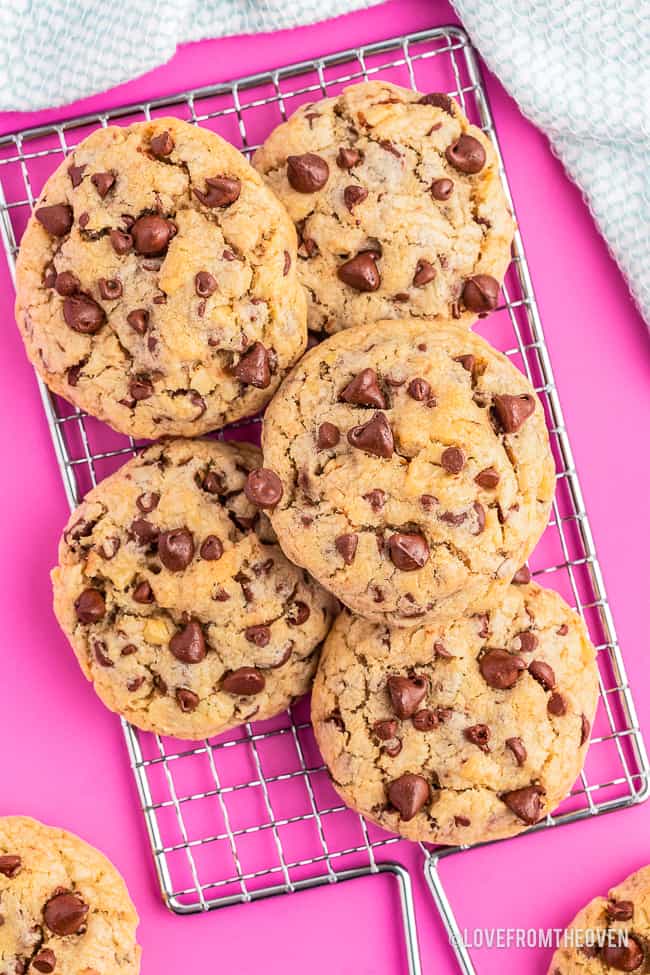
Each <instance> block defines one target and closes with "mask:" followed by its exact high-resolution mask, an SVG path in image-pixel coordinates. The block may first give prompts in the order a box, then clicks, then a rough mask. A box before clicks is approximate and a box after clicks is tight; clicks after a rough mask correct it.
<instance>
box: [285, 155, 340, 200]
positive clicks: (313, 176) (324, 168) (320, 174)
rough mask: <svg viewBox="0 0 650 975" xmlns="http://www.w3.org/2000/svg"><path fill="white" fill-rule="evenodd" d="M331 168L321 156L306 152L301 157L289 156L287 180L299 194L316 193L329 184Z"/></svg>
mask: <svg viewBox="0 0 650 975" xmlns="http://www.w3.org/2000/svg"><path fill="white" fill-rule="evenodd" d="M329 174H330V168H329V166H328V165H327V163H326V162H325V160H324V159H322V158H321V157H320V156H317V155H316V154H315V153H313V152H305V153H303V154H302V155H301V156H287V179H288V180H289V185H290V186H291V187H292V188H293V189H294V190H296V191H297V192H298V193H316V192H317V190H322V188H323V187H324V186H325V184H326V183H327V180H328V178H329Z"/></svg>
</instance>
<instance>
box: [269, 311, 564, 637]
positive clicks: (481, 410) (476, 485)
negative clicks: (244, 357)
mask: <svg viewBox="0 0 650 975" xmlns="http://www.w3.org/2000/svg"><path fill="white" fill-rule="evenodd" d="M263 448H264V466H265V468H268V469H270V471H272V472H273V473H274V476H275V475H277V477H278V478H279V489H280V492H281V497H279V498H276V502H277V503H276V506H275V507H271V508H270V509H269V513H270V518H271V521H272V523H273V527H274V528H275V531H276V532H277V535H278V539H279V541H280V544H281V545H282V547H283V549H284V551H285V552H286V554H287V556H288V557H289V558H290V559H291V560H292V561H293V562H296V563H297V564H299V565H303V566H304V567H305V568H306V569H307V570H308V571H309V572H311V574H312V575H313V576H314V577H315V578H316V579H318V580H319V581H320V582H321V583H322V584H323V585H324V586H326V587H327V588H328V589H329V590H330V591H331V592H333V593H334V594H335V595H336V596H338V597H339V599H341V601H342V602H344V603H345V604H346V605H347V606H348V607H349V608H350V609H352V610H354V611H355V612H357V613H359V614H360V615H362V616H364V617H366V618H367V619H372V620H377V621H383V622H389V623H391V625H395V626H413V625H414V624H415V623H417V622H418V621H422V620H424V619H426V618H432V617H435V616H437V617H438V618H442V617H443V616H445V617H448V618H449V617H454V616H458V615H460V614H461V613H462V612H463V611H464V609H465V608H466V607H467V606H468V605H473V604H474V603H476V602H477V601H479V600H482V599H484V598H486V597H487V596H489V594H490V593H493V592H495V591H496V590H497V589H499V588H502V587H503V586H505V585H506V584H507V583H508V582H510V580H511V579H512V577H513V575H514V574H515V572H516V571H517V569H518V568H519V566H521V565H522V563H523V562H524V561H525V560H526V558H527V557H528V555H529V554H530V552H531V550H532V549H533V547H534V545H535V544H536V542H537V541H538V539H539V537H540V535H541V533H542V531H543V529H544V527H545V526H546V522H547V519H548V515H549V510H550V504H551V499H552V496H553V490H554V485H555V478H554V465H553V461H552V457H551V454H550V448H549V443H548V434H547V430H546V425H545V420H544V413H543V409H542V406H541V404H540V402H539V400H538V399H537V397H536V396H535V394H534V392H533V390H532V387H531V386H530V384H529V382H528V381H527V379H526V378H525V377H524V376H523V375H522V374H521V373H520V372H518V370H517V369H515V368H514V366H512V365H511V363H510V362H509V361H508V359H507V358H506V357H505V356H503V355H502V354H501V353H499V352H497V351H496V350H494V349H493V348H492V347H491V346H490V345H489V344H488V343H487V342H485V340H484V339H482V338H480V337H479V336H478V335H475V334H474V333H472V332H470V331H467V330H466V329H464V328H462V327H461V326H458V325H452V324H446V325H444V326H443V325H442V324H441V325H439V327H438V328H436V329H433V330H432V329H431V328H430V326H429V325H428V324H425V323H421V322H415V321H403V322H393V321H388V322H379V323H375V324H373V325H369V326H364V327H359V328H357V329H347V330H346V331H344V332H340V333H339V334H338V335H335V336H331V337H330V338H329V339H327V340H325V341H324V342H322V343H321V344H320V345H319V346H317V347H316V348H314V349H312V350H310V351H309V352H308V353H307V355H306V356H304V358H303V359H302V360H301V361H300V363H299V364H298V365H297V366H296V367H295V369H294V370H293V371H292V372H291V374H290V375H289V376H288V377H287V379H286V380H285V382H284V383H283V385H282V386H281V388H280V390H279V391H278V393H277V394H276V396H275V397H274V399H273V401H272V403H271V404H270V405H269V407H268V409H267V411H266V415H265V418H264V430H263Z"/></svg>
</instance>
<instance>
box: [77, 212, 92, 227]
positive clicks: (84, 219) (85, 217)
mask: <svg viewBox="0 0 650 975" xmlns="http://www.w3.org/2000/svg"><path fill="white" fill-rule="evenodd" d="M89 220H90V214H89V213H86V212H85V211H84V212H83V213H80V214H79V226H80V227H81V229H82V230H84V229H85V228H86V227H87V226H88V221H89Z"/></svg>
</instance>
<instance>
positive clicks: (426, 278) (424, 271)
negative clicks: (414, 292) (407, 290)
mask: <svg viewBox="0 0 650 975" xmlns="http://www.w3.org/2000/svg"><path fill="white" fill-rule="evenodd" d="M435 276H436V269H435V267H434V266H433V264H432V263H431V262H430V261H424V260H420V261H418V262H417V264H416V265H415V274H414V275H413V286H414V287H415V288H423V287H424V286H425V284H429V282H430V281H433V279H434V278H435Z"/></svg>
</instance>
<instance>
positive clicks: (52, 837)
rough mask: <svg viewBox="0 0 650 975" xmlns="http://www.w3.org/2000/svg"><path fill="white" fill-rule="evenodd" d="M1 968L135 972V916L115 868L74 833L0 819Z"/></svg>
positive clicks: (80, 974)
mask: <svg viewBox="0 0 650 975" xmlns="http://www.w3.org/2000/svg"><path fill="white" fill-rule="evenodd" d="M0 915H1V916H2V923H1V924H0V971H2V972H3V973H4V972H6V973H7V975H14V973H21V972H29V973H30V975H32V973H39V972H46V973H50V972H55V973H56V975H137V973H138V972H139V971H140V947H139V946H138V944H137V943H136V940H135V937H136V934H135V932H136V928H137V926H138V915H137V914H136V912H135V908H134V906H133V904H132V903H131V899H130V897H129V892H128V891H127V889H126V885H125V883H124V881H123V880H122V878H121V877H120V875H119V873H118V872H117V870H116V869H115V867H114V866H113V865H112V863H110V862H109V861H108V860H107V859H106V857H105V856H103V855H102V854H101V853H100V852H99V851H98V850H95V849H94V848H93V847H92V846H89V845H88V843H84V841H83V840H80V839H79V837H78V836H73V834H72V833H67V832H65V830H62V829H55V828H53V827H51V826H44V825H43V824H42V823H38V822H36V820H34V819H27V818H26V817H24V816H7V817H4V818H1V819H0Z"/></svg>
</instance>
